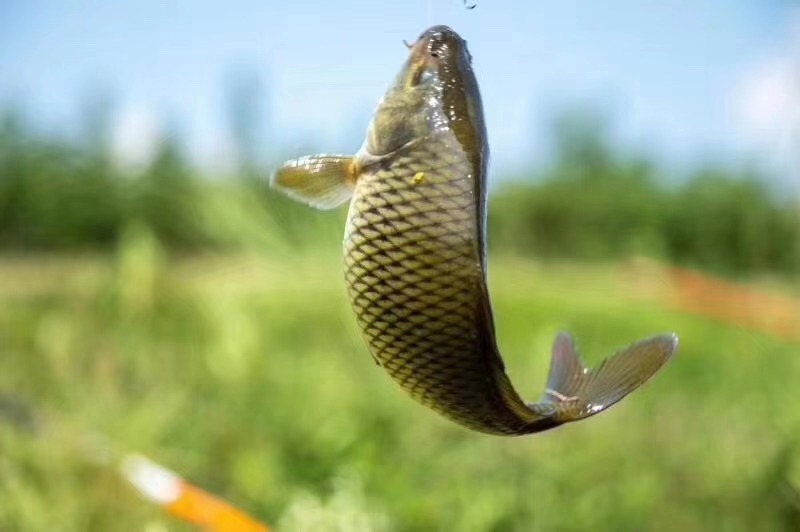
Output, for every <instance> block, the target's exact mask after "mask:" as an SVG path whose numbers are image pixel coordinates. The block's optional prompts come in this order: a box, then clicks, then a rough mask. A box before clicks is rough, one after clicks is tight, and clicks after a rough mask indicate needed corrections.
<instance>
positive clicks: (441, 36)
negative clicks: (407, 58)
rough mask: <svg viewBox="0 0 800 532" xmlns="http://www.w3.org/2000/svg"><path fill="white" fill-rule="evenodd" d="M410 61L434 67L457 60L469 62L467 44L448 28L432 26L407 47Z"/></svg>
mask: <svg viewBox="0 0 800 532" xmlns="http://www.w3.org/2000/svg"><path fill="white" fill-rule="evenodd" d="M409 49H410V50H411V57H412V60H413V61H414V62H415V63H417V64H418V65H420V66H425V67H428V68H432V67H436V66H439V65H441V64H442V63H451V62H453V61H454V60H456V59H458V58H463V59H466V60H467V61H469V59H470V57H469V52H467V43H466V42H465V41H464V39H462V38H461V36H460V35H459V34H458V33H456V32H455V31H454V30H453V29H452V28H450V27H448V26H433V27H431V28H428V29H427V30H425V31H424V32H422V34H421V35H420V36H419V38H418V39H417V41H416V42H415V43H414V44H412V45H410V46H409Z"/></svg>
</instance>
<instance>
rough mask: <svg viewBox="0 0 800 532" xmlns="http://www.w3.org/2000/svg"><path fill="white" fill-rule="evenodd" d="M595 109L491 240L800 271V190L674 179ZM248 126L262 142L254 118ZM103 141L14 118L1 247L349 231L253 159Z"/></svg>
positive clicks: (6, 140)
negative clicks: (217, 163) (117, 155)
mask: <svg viewBox="0 0 800 532" xmlns="http://www.w3.org/2000/svg"><path fill="white" fill-rule="evenodd" d="M239 114H242V113H241V112H240V113H239ZM588 116H589V117H590V118H588V119H587V117H586V116H584V115H580V114H579V115H576V116H572V115H567V118H566V119H563V120H561V121H560V122H559V123H557V125H556V127H555V128H554V135H553V136H554V138H555V139H556V141H555V150H554V153H555V155H554V158H553V163H552V164H551V165H550V166H548V167H547V168H540V169H533V170H531V171H530V172H529V174H530V175H532V176H536V179H534V180H532V179H530V178H526V179H518V180H509V179H506V180H500V181H501V183H502V184H501V185H500V186H499V188H498V189H497V190H496V191H494V193H493V195H492V198H491V208H490V223H489V230H490V239H489V241H490V243H491V245H492V246H493V247H495V248H496V249H499V250H513V251H514V252H516V253H519V254H523V255H530V256H535V257H544V258H565V257H566V258H576V259H593V260H597V259H601V260H605V259H614V258H621V257H627V256H631V255H647V256H651V257H656V258H660V259H663V260H667V261H670V262H673V263H678V264H684V265H690V266H695V267H700V268H706V269H711V270H715V271H719V272H724V273H727V274H743V273H751V272H759V271H774V272H782V273H793V272H798V271H800V206H799V205H798V203H797V201H798V200H797V198H787V197H779V196H778V195H777V194H776V193H775V191H774V190H772V189H770V188H769V187H768V186H767V185H766V182H767V180H766V179H765V178H764V177H763V176H757V175H755V174H754V173H752V172H738V173H737V172H734V171H731V170H723V169H719V168H716V169H715V168H707V169H702V170H700V171H697V172H695V173H694V174H692V175H691V176H689V178H688V179H684V180H682V181H680V182H679V183H675V182H674V181H675V180H674V179H673V180H668V179H667V177H668V176H667V175H666V174H665V172H664V171H663V170H661V169H659V168H658V167H657V166H656V165H655V164H654V163H652V162H650V161H649V160H648V159H647V158H643V157H631V156H626V155H625V154H624V153H622V152H621V151H620V150H618V149H615V148H613V147H612V146H611V145H610V144H609V143H608V138H609V137H610V135H608V133H607V132H606V130H605V129H604V127H603V123H602V121H598V120H592V119H591V115H588ZM239 121H240V122H241V121H242V120H241V119H240V120H239ZM90 129H91V128H90ZM238 130H241V131H240V134H239V136H242V137H243V138H245V139H250V140H248V141H247V142H249V143H251V144H252V138H251V136H249V135H246V134H245V133H246V132H247V131H248V127H247V124H244V125H241V124H240V126H239V128H238ZM88 138H89V139H97V138H98V135H97V134H94V135H89V136H88ZM87 142H88V141H87ZM98 142H100V140H93V141H91V142H88V143H84V144H69V143H67V142H64V141H59V140H50V139H47V138H43V137H42V136H40V135H35V134H33V133H32V132H31V131H29V129H27V128H26V127H25V125H24V122H23V121H21V120H20V119H19V118H14V115H12V114H8V115H7V116H6V118H5V120H4V121H3V122H2V124H0V249H5V250H52V249H62V250H63V249H106V250H107V249H110V248H111V247H113V246H114V245H115V243H116V242H118V241H119V239H120V237H121V235H122V234H123V232H124V231H125V228H126V227H127V226H128V225H130V224H131V223H138V224H143V225H146V226H147V227H148V228H149V229H150V230H151V231H152V232H153V234H154V235H155V237H156V238H157V239H158V240H159V241H160V242H161V243H162V244H163V245H164V246H166V247H167V249H168V250H177V251H223V250H231V249H242V248H258V249H265V247H266V249H270V250H273V251H276V252H277V251H279V250H287V249H290V248H294V249H303V248H305V249H313V248H316V247H318V246H328V247H332V246H333V245H335V243H336V242H338V241H339V238H340V236H339V235H340V233H341V223H340V222H341V220H342V218H343V213H342V212H341V211H336V212H333V213H311V212H309V211H308V209H307V208H305V207H304V206H301V205H298V204H297V203H295V202H292V201H291V200H289V199H287V198H285V197H283V196H282V195H279V194H276V193H274V192H272V191H271V190H269V188H268V187H267V186H266V179H265V177H266V174H267V173H268V172H267V171H266V170H258V169H257V168H258V165H257V164H256V163H255V162H254V161H253V160H252V159H248V160H247V161H246V164H243V165H241V167H240V169H239V172H238V174H237V175H235V176H233V177H232V178H230V179H215V180H209V179H203V178H202V177H200V176H199V175H198V173H197V172H196V171H195V170H194V169H193V168H191V166H190V165H189V164H188V163H187V162H186V160H185V158H184V157H183V156H182V154H181V150H180V149H179V147H178V146H179V144H178V142H177V141H175V140H171V141H169V142H167V143H165V144H164V145H163V146H162V147H161V149H160V151H159V153H158V155H157V156H156V157H155V160H154V161H153V162H152V164H151V165H150V166H149V167H147V168H146V169H144V170H143V171H142V172H139V173H136V174H134V175H130V174H126V173H125V172H123V171H121V170H120V169H119V168H117V167H116V166H115V165H114V164H113V161H111V160H110V158H109V156H108V155H107V154H105V152H104V150H103V149H101V148H100V147H98V146H96V145H95V144H97V143H98ZM242 142H245V141H242ZM243 150H244V148H243ZM244 151H248V150H244ZM249 151H252V149H250V150H249Z"/></svg>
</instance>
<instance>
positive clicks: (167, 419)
mask: <svg viewBox="0 0 800 532" xmlns="http://www.w3.org/2000/svg"><path fill="white" fill-rule="evenodd" d="M292 257H294V258H292ZM489 264H490V289H491V292H492V295H493V301H494V305H495V310H496V318H497V325H498V329H499V331H498V336H499V341H500V345H501V350H502V353H503V356H504V357H505V359H506V362H507V366H508V371H509V373H510V375H511V377H512V380H513V381H514V382H515V384H516V385H517V387H518V389H519V390H521V391H522V393H523V395H525V396H526V398H530V399H534V398H535V397H536V395H537V394H538V393H540V391H541V390H542V385H543V382H544V380H545V376H546V371H547V367H548V364H549V350H550V344H551V342H552V340H553V338H554V336H555V334H556V333H557V332H558V331H561V330H568V331H570V332H572V333H574V334H575V335H576V337H577V340H578V344H579V347H580V348H581V350H582V353H583V355H584V357H585V358H586V359H587V360H589V361H590V362H596V361H597V360H599V359H600V358H602V357H604V356H606V355H608V354H609V353H610V352H611V351H613V350H614V349H616V348H619V347H621V346H623V345H625V344H627V343H629V342H632V341H634V340H637V339H639V338H642V337H645V336H648V335H651V334H656V333H660V332H666V331H676V332H678V333H679V335H680V337H681V349H680V352H679V354H678V356H677V358H676V359H675V360H673V361H672V362H671V363H670V365H669V366H668V367H667V368H666V369H665V370H664V371H663V372H662V373H661V374H659V375H658V376H657V377H656V378H655V379H653V381H652V382H650V383H649V384H648V385H647V386H646V387H644V388H643V389H642V390H640V391H639V392H637V393H635V394H634V395H633V396H632V397H631V398H629V399H628V400H626V401H625V402H623V403H622V404H620V405H619V406H617V407H615V408H613V409H612V410H611V411H609V412H608V413H605V414H603V415H601V416H599V417H596V418H593V419H591V420H589V421H585V422H582V423H579V424H575V425H569V426H566V427H562V428H559V429H557V430H554V431H551V432H547V433H544V434H541V435H536V436H532V437H526V438H516V439H503V438H497V437H490V436H485V435H481V434H477V433H473V432H469V431H466V430H464V429H461V428H460V427H458V426H456V425H453V424H451V423H449V422H447V421H446V420H444V419H442V418H440V417H438V416H436V415H435V414H433V413H432V412H430V411H428V410H426V409H424V408H423V407H421V406H419V405H417V404H415V403H414V402H412V401H411V400H410V399H409V398H407V397H406V396H405V395H404V394H402V392H400V390H399V389H397V388H396V387H395V385H394V384H392V382H391V381H390V380H389V379H388V378H387V377H386V375H385V374H384V373H383V372H382V371H381V370H380V369H379V368H378V367H377V366H375V364H374V363H373V362H372V359H371V357H370V356H369V355H368V353H367V351H366V348H365V346H364V344H363V342H362V340H361V338H360V335H359V332H358V330H357V329H356V327H355V324H354V320H353V318H352V316H351V314H350V309H349V305H348V302H347V300H346V297H345V292H344V284H343V282H342V278H341V277H342V274H341V264H340V258H339V256H338V254H337V253H336V251H335V250H333V249H331V250H330V251H328V250H323V251H319V252H317V253H306V254H296V255H293V254H285V255H284V254H281V256H280V257H277V258H276V257H269V256H265V255H261V254H256V253H252V254H240V255H236V256H231V255H206V256H195V257H194V258H191V259H183V260H176V259H172V258H170V256H169V255H168V254H166V253H165V252H163V251H162V250H161V248H160V247H159V245H158V243H157V241H156V240H155V239H154V238H153V237H152V235H151V234H150V233H149V232H148V231H147V230H146V229H144V228H137V227H133V228H131V229H130V230H129V231H128V232H127V233H126V236H125V238H124V239H123V243H122V244H121V246H120V248H119V250H118V251H117V253H116V254H115V255H97V256H91V255H86V256H73V257H72V258H68V257H65V256H53V255H41V256H35V257H30V256H27V257H25V256H23V257H16V258H15V257H11V256H7V257H5V258H4V259H2V260H0V353H2V358H0V391H2V392H5V393H12V394H14V395H15V396H17V397H20V398H23V399H25V400H27V401H30V402H31V403H32V404H34V405H36V408H38V409H39V411H40V412H44V413H46V417H47V419H50V420H51V424H50V425H49V426H47V427H46V428H45V429H43V430H42V431H41V432H40V434H39V436H32V435H30V434H27V433H24V432H20V431H17V430H14V429H12V428H11V427H10V426H8V425H5V424H0V523H2V527H0V528H2V529H3V530H183V529H186V530H188V529H189V528H187V527H185V525H181V524H179V523H176V522H175V521H173V520H172V519H170V518H169V517H168V516H166V515H163V514H162V513H160V511H159V510H158V509H157V508H154V507H152V506H150V505H149V504H148V503H146V502H145V501H143V500H142V499H140V498H139V497H138V495H137V494H136V493H135V492H134V491H133V490H132V489H131V488H129V487H128V486H127V485H125V484H124V483H123V481H122V480H120V479H118V478H117V477H116V475H115V474H114V473H113V471H109V470H108V469H104V468H102V467H99V466H95V465H91V464H88V463H87V462H86V461H85V460H84V458H83V457H82V456H81V453H80V451H79V449H78V448H77V444H75V443H74V442H75V435H76V434H80V433H81V432H82V431H87V432H91V433H102V434H105V435H108V436H109V437H110V438H111V439H112V440H113V441H115V442H117V444H118V445H119V446H120V447H121V448H124V449H128V450H135V451H138V452H142V453H144V454H146V455H147V456H149V457H152V458H153V459H155V460H156V461H158V462H160V463H162V464H164V465H166V466H168V467H170V468H173V469H175V470H176V471H178V472H180V473H181V474H182V475H184V476H186V477H187V478H189V479H191V480H192V481H194V482H196V483H198V484H199V485H200V486H202V487H204V488H206V489H209V490H211V491H213V492H215V493H218V494H221V495H223V496H224V497H226V498H227V499H228V500H230V501H231V502H233V503H234V504H237V505H239V506H240V507H242V508H243V509H245V510H246V511H248V512H250V513H252V514H253V515H256V516H258V517H259V518H261V519H263V520H264V521H266V522H267V523H270V524H273V525H276V526H277V528H278V529H279V530H287V531H291V530H309V531H310V530H347V531H353V530H398V531H406V530H409V531H410V530H464V531H472V530H475V531H484V530H497V531H501V530H514V531H529V530H587V529H592V530H712V529H713V530H796V529H798V527H800V501H798V499H797V496H796V493H794V492H793V491H792V489H791V488H790V484H789V481H790V480H791V479H793V478H794V479H798V478H800V474H798V469H797V466H795V465H794V461H795V459H796V458H797V445H798V435H800V405H798V402H797V391H796V390H797V388H796V385H797V382H798V380H800V379H799V378H800V357H798V356H797V352H798V349H797V346H796V345H790V344H788V343H785V342H781V341H779V340H776V339H772V338H770V337H768V336H765V335H761V334H758V333H753V332H750V331H746V330H742V329H737V328H734V327H729V326H726V325H724V324H721V323H716V322H713V321H709V320H704V319H701V318H696V317H688V316H685V315H681V314H678V313H674V312H671V311H668V310H666V309H664V308H662V307H661V306H660V305H659V304H658V302H656V301H647V300H643V299H642V298H641V297H637V296H636V291H635V290H633V289H632V286H631V284H630V283H631V276H630V275H629V272H628V271H627V270H626V269H625V268H624V267H621V266H619V265H615V264H595V265H588V264H580V263H565V262H552V263H541V262H534V261H531V260H525V259H518V258H512V257H510V256H500V257H497V256H495V255H492V257H491V258H490V262H489ZM651 281H652V282H655V283H658V282H659V279H652V280H651ZM770 283H771V286H773V287H774V286H778V283H776V281H775V280H774V279H773V280H771V281H770ZM787 286H788V285H787ZM793 289H796V287H795V288H793Z"/></svg>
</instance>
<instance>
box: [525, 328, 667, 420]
mask: <svg viewBox="0 0 800 532" xmlns="http://www.w3.org/2000/svg"><path fill="white" fill-rule="evenodd" d="M677 348H678V337H677V336H676V335H675V334H665V335H661V336H655V337H653V338H650V339H647V340H643V341H641V342H637V343H635V344H633V345H631V346H629V347H627V348H626V349H623V350H621V351H618V352H617V353H615V354H614V355H612V356H611V357H609V358H607V359H605V360H603V361H602V362H601V363H600V364H599V365H598V366H597V367H596V368H594V369H592V370H590V369H589V368H588V367H587V366H586V364H584V362H583V361H582V360H581V358H580V357H579V356H578V353H577V352H576V350H575V344H574V342H573V340H572V337H571V336H570V335H569V334H565V333H561V334H559V335H558V336H557V337H556V341H555V344H554V346H553V360H552V363H551V364H552V365H551V367H550V376H549V378H548V380H547V389H546V390H545V393H544V396H543V397H542V399H541V403H539V405H535V406H536V407H538V410H542V407H546V409H548V410H551V411H552V412H553V414H552V415H553V418H554V420H555V421H557V422H559V423H568V422H570V421H578V420H579V419H584V418H587V417H589V416H593V415H595V414H598V413H600V412H602V411H603V410H605V409H607V408H608V407H610V406H611V405H613V404H615V403H617V402H619V401H620V400H621V399H622V398H623V397H625V396H626V395H628V394H629V393H631V392H632V391H633V390H635V389H636V388H638V387H639V386H641V385H642V384H643V383H644V382H645V381H646V380H647V379H649V378H650V377H652V376H653V375H654V374H655V373H656V372H657V371H658V370H659V369H660V368H661V367H662V366H663V365H664V364H665V363H666V362H667V361H668V360H669V359H670V357H671V356H672V355H673V354H674V353H675V351H676V350H677ZM532 406H534V405H532Z"/></svg>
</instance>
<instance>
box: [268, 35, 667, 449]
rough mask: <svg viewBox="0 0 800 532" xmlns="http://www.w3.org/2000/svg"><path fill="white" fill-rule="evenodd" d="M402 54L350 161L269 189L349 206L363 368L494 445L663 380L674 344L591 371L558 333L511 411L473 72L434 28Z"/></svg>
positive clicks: (347, 254) (634, 348)
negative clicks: (533, 398)
mask: <svg viewBox="0 0 800 532" xmlns="http://www.w3.org/2000/svg"><path fill="white" fill-rule="evenodd" d="M410 50H411V52H410V54H409V58H408V60H407V61H406V63H405V65H404V66H403V68H402V69H401V71H400V73H399V74H398V76H397V79H396V81H395V84H394V85H393V86H392V87H391V88H390V89H389V91H388V92H387V93H386V95H385V96H384V98H383V99H382V100H381V103H380V104H379V105H378V109H377V110H376V111H375V115H374V117H373V119H372V123H371V124H370V127H369V130H368V132H367V138H366V141H365V143H364V146H363V147H362V149H361V150H360V151H359V152H358V153H357V154H356V155H355V156H354V157H349V156H341V155H317V156H306V157H301V158H299V159H295V160H292V161H288V162H287V163H285V164H284V165H283V166H282V167H281V168H280V169H279V170H278V171H277V172H276V173H275V175H274V176H273V179H272V185H273V186H274V187H276V188H278V189H280V190H283V191H284V192H286V193H287V194H289V195H290V196H292V197H294V198H295V199H298V200H300V201H304V202H306V203H309V204H310V205H313V206H315V207H318V208H323V209H329V208H334V207H337V206H339V205H342V204H343V203H345V202H346V201H347V200H348V199H349V200H350V212H349V215H348V219H347V225H346V229H345V238H344V265H345V282H346V284H347V289H348V292H349V295H350V301H351V304H352V307H353V310H354V312H355V316H356V320H357V321H358V324H359V327H360V328H361V331H362V333H363V336H364V339H365V341H366V343H367V346H368V348H369V350H370V352H371V353H372V357H373V358H374V359H375V361H376V362H377V363H378V364H379V365H380V366H382V367H383V368H384V369H385V370H386V372H387V373H388V374H389V375H390V376H391V377H392V379H394V381H395V382H396V383H397V384H398V385H399V386H400V387H401V388H403V389H404V390H406V391H407V392H408V393H409V394H410V395H411V396H412V397H413V398H414V399H416V400H417V401H419V402H421V403H422V404H424V405H426V406H428V407H430V408H431V409H433V410H435V411H436V412H438V413H440V414H442V415H444V416H445V417H447V418H449V419H451V420H453V421H455V422H457V423H460V424H461V425H464V426H466V427H469V428H472V429H475V430H478V431H481V432H486V433H490V434H498V435H516V434H528V433H532V432H538V431H542V430H547V429H550V428H553V427H555V426H558V425H560V424H562V423H567V422H571V421H577V420H580V419H584V418H587V417H589V416H593V415H595V414H597V413H598V412H600V411H602V410H604V409H606V408H608V407H609V406H611V405H613V404H615V403H616V402H618V401H619V400H621V399H622V398H623V397H625V396H626V395H627V394H629V393H630V392H632V391H633V390H635V389H636V388H638V387H639V386H640V385H641V384H642V383H643V382H644V381H645V380H647V379H648V378H649V377H651V376H652V375H653V374H654V373H655V372H656V371H657V370H658V369H659V368H660V367H662V366H663V365H664V364H665V363H666V361H667V360H668V359H669V358H670V357H671V356H672V354H673V353H674V352H675V349H676V348H677V337H676V336H675V335H671V334H668V335H662V336H656V337H653V338H650V339H649V340H644V341H641V342H638V343H635V344H632V345H631V346H629V347H628V348H626V349H623V350H620V351H618V352H617V353H616V354H614V355H613V356H612V357H610V358H607V359H605V360H603V361H602V362H601V363H600V364H599V365H598V366H597V367H596V368H595V369H593V370H590V369H589V368H588V367H586V365H585V364H584V363H583V361H581V359H580V357H579V356H578V354H577V352H576V350H575V346H574V344H573V342H572V338H571V337H570V336H569V335H567V334H559V335H558V336H557V337H556V341H555V343H554V345H553V355H552V363H551V367H550V375H549V377H548V380H547V386H546V388H545V392H544V394H543V396H542V397H541V399H540V400H539V402H538V403H533V404H526V403H524V402H523V401H522V399H521V398H520V397H519V395H518V394H517V392H516V391H515V390H514V388H513V387H512V385H511V382H510V380H509V379H508V377H507V375H506V373H505V367H504V364H503V361H502V358H501V357H500V354H499V352H498V350H497V344H496V340H495V330H494V319H493V317H492V310H491V304H490V302H489V294H488V290H487V288H486V275H485V262H486V261H485V230H486V229H485V218H486V217H485V212H486V193H485V191H486V161H487V157H488V147H487V145H486V132H485V127H484V124H483V114H482V110H481V102H480V94H479V91H478V86H477V81H476V80H475V76H474V73H473V71H472V66H471V61H472V59H471V56H470V54H469V52H468V51H467V47H466V43H465V42H464V40H463V39H461V37H459V36H458V34H456V33H455V32H454V31H453V30H451V29H450V28H447V27H444V26H435V27H433V28H431V29H429V30H428V31H426V32H425V33H423V34H422V36H421V37H420V39H419V40H418V41H417V42H416V43H415V44H414V45H412V46H410Z"/></svg>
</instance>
